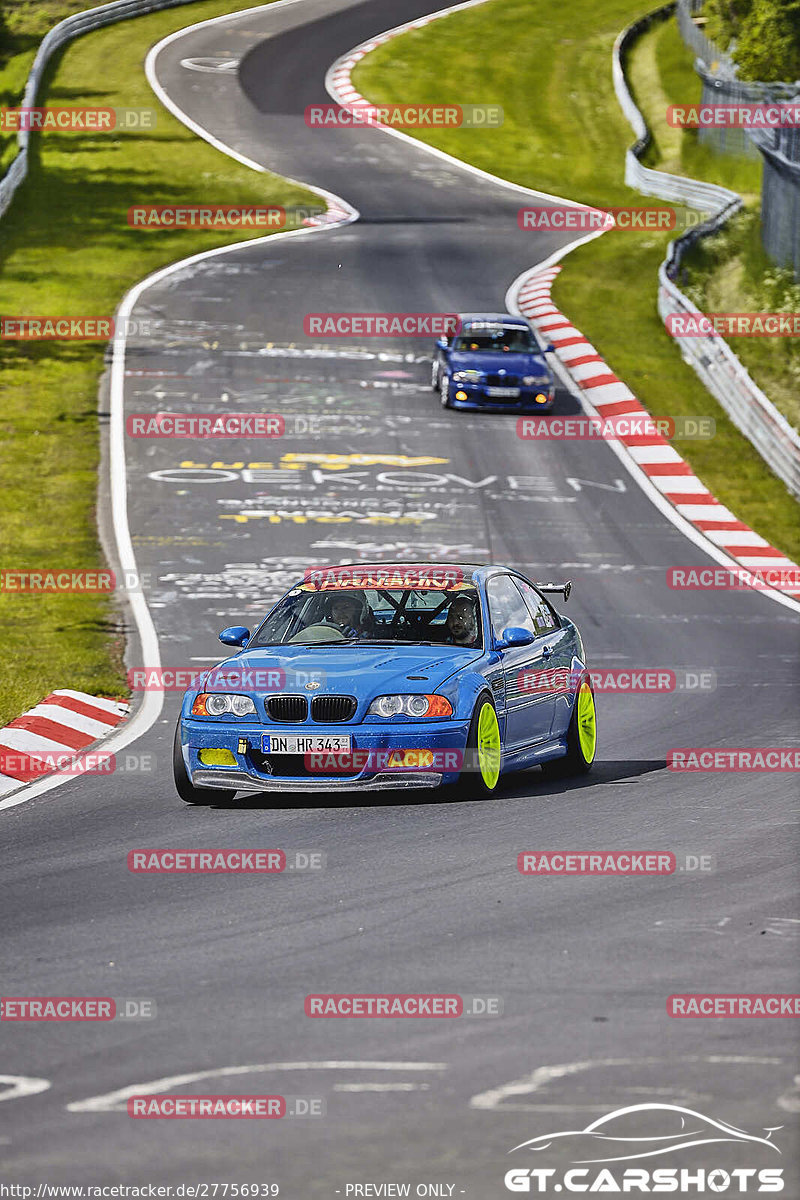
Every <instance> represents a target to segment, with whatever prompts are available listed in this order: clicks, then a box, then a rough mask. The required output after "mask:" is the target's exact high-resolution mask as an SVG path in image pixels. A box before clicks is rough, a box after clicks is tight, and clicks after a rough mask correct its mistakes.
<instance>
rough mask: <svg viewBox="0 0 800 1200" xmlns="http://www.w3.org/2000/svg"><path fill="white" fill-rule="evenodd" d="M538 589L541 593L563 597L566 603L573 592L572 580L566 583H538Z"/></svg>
mask: <svg viewBox="0 0 800 1200" xmlns="http://www.w3.org/2000/svg"><path fill="white" fill-rule="evenodd" d="M536 586H537V588H538V589H539V591H540V592H551V593H554V594H555V595H559V596H563V597H564V603H565V604H566V602H567V600H569V594H570V592H571V591H572V580H571V579H568V580H567V582H566V583H537V585H536Z"/></svg>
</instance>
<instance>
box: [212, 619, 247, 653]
mask: <svg viewBox="0 0 800 1200" xmlns="http://www.w3.org/2000/svg"><path fill="white" fill-rule="evenodd" d="M219 640H220V641H221V642H222V644H223V646H241V647H242V648H243V649H244V647H245V646H246V645H247V643H248V642H249V641H250V630H249V629H248V628H247V626H246V625H231V626H230V628H229V629H223V631H222V633H221V634H220V635H219Z"/></svg>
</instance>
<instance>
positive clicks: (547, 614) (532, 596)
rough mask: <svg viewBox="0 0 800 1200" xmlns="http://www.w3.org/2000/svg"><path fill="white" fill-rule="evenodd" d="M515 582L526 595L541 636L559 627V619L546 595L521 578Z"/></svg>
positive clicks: (535, 627) (535, 626) (537, 630)
mask: <svg viewBox="0 0 800 1200" xmlns="http://www.w3.org/2000/svg"><path fill="white" fill-rule="evenodd" d="M515 582H516V585H517V587H518V588H519V590H520V591H521V592H522V594H523V596H524V597H525V600H526V603H527V605H528V608H529V609H530V611H531V614H532V616H533V628H534V629H535V630H536V633H537V634H538V635H539V637H541V636H542V634H545V633H550V632H552V630H554V629H558V620H557V618H556V617H555V615H554V614H553V610H552V609H551V607H550V605H549V604H548V603H547V601H546V600H545V599H544V597H543V596H540V595H539V593H538V592H537V591H536V589H535V588H532V587H531V585H530V584H529V583H523V582H522V580H521V579H517V580H515Z"/></svg>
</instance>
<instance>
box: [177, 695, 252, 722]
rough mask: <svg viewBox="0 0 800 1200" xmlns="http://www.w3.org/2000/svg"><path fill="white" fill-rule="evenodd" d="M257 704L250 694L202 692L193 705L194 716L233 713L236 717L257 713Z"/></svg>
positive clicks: (214, 715)
mask: <svg viewBox="0 0 800 1200" xmlns="http://www.w3.org/2000/svg"><path fill="white" fill-rule="evenodd" d="M255 711H256V706H255V704H254V703H253V701H252V700H251V699H250V697H249V696H224V695H218V694H213V695H209V694H208V692H201V693H200V695H199V696H196V697H195V701H194V704H193V705H192V716H193V717H221V716H223V715H224V714H225V713H232V714H233V716H234V717H247V716H251V715H253V716H254V715H255Z"/></svg>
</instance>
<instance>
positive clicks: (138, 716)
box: [0, 0, 359, 810]
mask: <svg viewBox="0 0 800 1200" xmlns="http://www.w3.org/2000/svg"><path fill="white" fill-rule="evenodd" d="M297 3H302V0H274V3H272V4H269V5H263V4H259V5H256V6H255V7H254V8H247V9H242V10H241V12H238V13H236V14H233V15H232V14H230V13H226V14H224V15H223V16H220V17H211V18H210V19H208V20H206V21H199V22H197V23H196V24H194V25H189V26H187V28H185V29H179V30H176V31H175V32H174V33H171V34H170V35H169V37H166V38H164V39H163V40H162V41H160V42H158V43H157V44H156V45H155V46H153V48H152V49H151V50H150V52H149V54H148V55H147V59H146V60H145V73H146V75H147V79H148V82H149V83H150V86H151V88H152V89H153V91H154V92H155V93H156V95H157V96H158V98H159V99H160V100H161V103H162V104H163V105H164V107H165V108H168V109H169V111H170V112H171V113H172V114H173V115H174V116H175V117H177V119H178V120H179V121H181V122H182V123H183V124H184V125H186V127H187V128H188V129H191V130H192V132H193V133H196V134H197V136H198V137H201V138H203V140H204V141H206V142H208V143H209V144H210V145H212V146H214V147H215V149H217V150H220V151H221V152H222V153H223V154H227V155H228V156H229V157H230V158H233V159H236V161H237V162H240V163H241V164H242V165H243V166H246V167H250V168H252V170H254V171H260V172H262V173H264V174H266V173H267V169H266V167H263V166H261V164H260V163H257V162H254V161H253V160H252V159H249V158H245V156H244V155H242V154H239V153H238V152H237V151H236V150H233V149H232V148H231V147H230V146H226V145H225V143H224V142H221V141H220V140H219V139H218V138H215V137H213V135H212V134H210V133H208V131H207V130H205V129H203V127H202V126H201V125H198V124H197V122H196V121H193V120H192V119H191V117H189V116H187V114H186V113H184V112H183V110H182V109H180V108H179V107H178V105H177V104H175V103H174V101H173V100H171V99H170V97H169V96H168V95H167V94H166V93H165V91H164V89H163V88H162V87H161V85H160V84H159V83H158V80H157V79H156V78H155V74H154V70H155V60H156V58H157V57H158V55H159V54H160V52H161V51H162V50H163V49H164V47H165V46H167V45H169V44H170V43H171V42H173V41H174V40H175V39H176V38H178V37H181V36H183V35H184V34H188V33H191V32H193V31H194V30H196V29H200V28H202V27H203V26H206V25H214V24H216V23H218V22H221V21H230V20H232V19H234V18H238V17H243V16H246V15H248V14H250V13H254V12H263V11H264V9H265V8H269V9H270V10H272V9H278V8H281V7H287V6H288V5H290V4H297ZM287 182H289V183H294V184H296V185H297V186H299V187H305V188H307V189H308V190H309V191H311V192H315V193H316V194H317V195H318V196H321V197H322V198H323V199H324V200H325V201H326V203H330V204H331V206H333V205H336V206H338V207H339V208H341V209H342V210H343V212H344V213H345V214H346V215H344V216H343V217H342V219H341V221H340V222H339V224H340V225H346V224H350V223H351V222H352V221H356V220H358V215H359V214H358V212H357V211H356V209H354V208H353V207H352V205H349V204H348V203H347V201H345V200H342V199H341V197H339V196H336V195H334V193H333V192H327V191H325V190H324V189H323V188H319V187H315V186H314V185H312V184H307V183H303V182H301V181H298V180H296V179H288V178H287ZM333 228H338V225H337V226H333V225H327V226H319V227H316V228H306V229H292V230H288V231H286V232H284V233H273V234H267V235H266V236H265V237H263V238H250V239H248V240H245V241H242V242H234V243H232V244H231V245H229V246H218V247H216V248H215V249H213V250H204V251H202V252H201V253H199V254H193V255H191V256H190V257H189V258H184V259H181V260H180V261H179V262H175V263H171V264H170V265H169V266H167V267H162V268H161V269H160V270H158V271H154V272H153V273H152V275H148V276H146V277H145V278H144V279H142V280H140V282H139V283H137V284H134V286H133V287H132V288H131V289H130V291H128V292H126V293H125V295H124V297H123V298H122V301H121V303H120V306H119V309H118V310H117V319H118V321H119V324H118V326H117V328H119V329H120V330H121V332H120V335H119V336H118V337H117V338H115V339H114V343H113V357H112V365H111V384H110V408H111V420H110V430H109V477H110V481H111V508H112V517H113V527H114V537H115V540H116V543H117V555H118V557H119V563H120V567H121V569H122V571H123V573H124V572H128V571H130V572H132V573H133V572H136V571H137V566H136V555H135V554H134V552H133V543H132V541H131V534H130V526H129V524H128V506H127V463H126V461H125V413H124V396H125V393H124V388H125V352H126V348H127V338H126V334H125V329H126V326H127V325H128V322H127V321H125V320H123V318H126V317H129V316H130V314H131V311H132V309H133V307H134V305H135V304H136V303H137V301H138V300H139V298H140V296H141V295H142V293H143V292H145V291H147V289H148V288H150V287H152V286H153V284H156V283H159V282H161V280H162V279H166V278H168V277H169V276H170V275H173V274H175V273H176V272H178V271H182V270H184V269H185V268H186V267H189V266H192V265H193V264H195V263H198V262H201V261H205V260H206V259H210V258H216V257H218V256H220V255H223V254H230V253H232V252H233V251H235V250H241V249H242V248H243V247H245V246H256V245H262V244H263V243H264V242H267V241H269V242H275V241H278V240H279V239H283V238H298V237H310V236H312V235H314V234H318V233H320V232H321V231H323V230H324V229H333ZM127 602H128V603H129V604H130V606H131V610H132V613H133V618H134V621H135V622H136V627H137V630H138V633H139V641H140V645H141V654H142V662H145V663H147V665H148V666H149V667H152V668H155V669H158V668H160V666H161V653H160V649H159V645H158V635H157V634H156V630H155V626H154V624H153V618H152V616H151V613H150V609H149V607H148V604H147V600H146V599H145V596H144V592H128V593H127ZM58 694H59V695H68V696H75V697H79V698H80V696H81V694H80V693H78V692H73V691H71V690H70V689H66V688H65V689H61V690H59V692H58ZM93 700H94V698H93ZM100 707H101V708H110V709H111V710H112V711H115V712H116V711H119V709H118V707H117V706H115V705H114V702H113V701H110V700H108V701H103V702H102V703H101V704H100ZM163 707H164V693H163V692H156V691H148V692H144V693H143V698H142V702H141V705H140V707H139V708H138V710H137V711H136V713H135V714H134V715H133V716H132V717H131V718H130V720H129V721H128V722H127V723H126V724H125V725H124V726H123V727H122V728H121V729H120V731H119V732H118V733H116V734H112V735H111V736H110V737H109V738H108V740H107V741H106V742H104V743H103V750H104V751H109V752H110V753H112V754H113V753H116V752H117V751H118V750H122V749H124V747H125V746H129V745H130V744H131V742H134V741H136V740H137V739H138V738H140V737H142V736H143V735H144V734H145V733H147V731H148V730H149V729H150V728H151V727H152V726H153V725H154V724H155V722H156V721H157V720H158V718H159V716H160V715H161V710H162V708H163ZM83 773H84V772H83V771H76V772H75V773H74V774H71V775H68V776H64V775H53V776H49V777H48V778H47V779H42V780H40V781H38V782H36V783H30V784H25V785H22V787H21V788H20V789H19V790H17V791H14V792H12V793H11V794H10V795H8V796H7V797H6V799H5V800H0V810H2V809H6V808H14V807H15V806H16V805H18V804H24V803H25V802H26V801H27V800H32V799H34V797H36V796H41V795H43V794H44V793H45V792H49V791H51V790H52V789H53V788H57V787H60V786H61V785H62V784H64V783H68V782H71V781H73V780H75V779H76V778H78V777H79V776H80V775H81V774H83Z"/></svg>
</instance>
